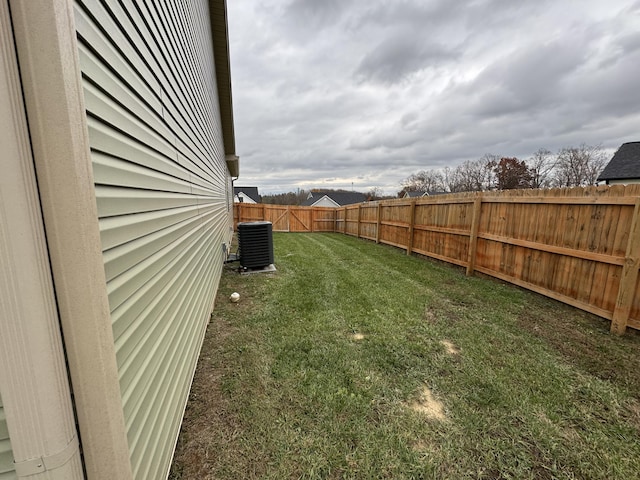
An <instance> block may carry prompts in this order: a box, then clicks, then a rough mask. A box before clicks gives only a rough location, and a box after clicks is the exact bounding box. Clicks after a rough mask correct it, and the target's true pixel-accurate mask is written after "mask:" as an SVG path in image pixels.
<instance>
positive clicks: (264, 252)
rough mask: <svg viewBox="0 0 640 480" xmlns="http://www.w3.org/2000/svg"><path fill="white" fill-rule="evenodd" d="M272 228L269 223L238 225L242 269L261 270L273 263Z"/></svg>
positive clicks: (244, 223) (243, 223)
mask: <svg viewBox="0 0 640 480" xmlns="http://www.w3.org/2000/svg"><path fill="white" fill-rule="evenodd" d="M272 228H273V227H272V225H271V222H241V223H239V224H238V246H239V248H240V265H241V266H242V267H244V268H263V267H267V266H269V265H271V264H272V263H273V235H272Z"/></svg>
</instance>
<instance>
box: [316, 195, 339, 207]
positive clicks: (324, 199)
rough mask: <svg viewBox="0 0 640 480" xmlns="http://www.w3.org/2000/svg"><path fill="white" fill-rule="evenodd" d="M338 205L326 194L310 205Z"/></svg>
mask: <svg viewBox="0 0 640 480" xmlns="http://www.w3.org/2000/svg"><path fill="white" fill-rule="evenodd" d="M339 206H340V205H338V204H337V203H336V202H334V201H333V200H331V199H330V198H329V197H327V196H326V195H325V196H323V197H322V198H321V199H320V200H318V201H317V202H315V203H314V204H313V205H312V207H339Z"/></svg>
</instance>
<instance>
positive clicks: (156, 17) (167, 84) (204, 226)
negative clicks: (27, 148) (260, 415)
mask: <svg viewBox="0 0 640 480" xmlns="http://www.w3.org/2000/svg"><path fill="white" fill-rule="evenodd" d="M214 3H220V2H214ZM74 16H75V23H76V28H77V33H78V49H79V50H78V51H79V58H80V68H81V71H82V77H83V90H84V101H85V105H86V111H87V124H88V131H89V143H90V148H91V160H92V165H93V175H94V180H95V195H96V202H97V211H98V218H99V229H100V238H101V243H102V255H103V259H104V270H105V275H106V290H107V293H108V301H109V309H110V316H111V323H112V327H113V337H114V342H115V351H116V359H117V368H118V378H119V384H120V392H121V396H122V408H123V412H124V421H125V427H126V432H127V439H128V445H129V451H130V458H131V468H132V471H133V476H134V478H136V479H155V478H165V477H166V475H167V473H168V469H169V467H170V462H171V458H172V454H173V449H174V446H175V442H176V439H177V436H178V432H179V427H180V423H181V420H182V416H183V412H184V408H185V405H186V401H187V397H188V392H189V388H190V385H191V381H192V378H193V373H194V371H195V365H196V361H197V358H198V354H199V351H200V346H201V344H202V339H203V336H204V333H205V329H206V325H207V323H208V319H209V316H210V313H211V309H212V305H213V301H214V298H215V293H216V289H217V285H218V281H219V278H220V274H221V271H222V266H223V262H224V260H225V258H226V257H225V252H226V251H228V248H225V247H227V246H228V244H229V243H230V240H231V233H232V230H231V228H232V214H233V211H232V208H231V203H232V193H233V192H232V190H230V188H229V185H230V183H229V182H230V175H229V171H228V169H227V163H226V161H225V146H224V143H223V133H222V125H221V118H220V111H219V104H218V97H217V85H216V73H215V66H214V56H213V50H212V33H211V23H210V17H209V2H207V1H205V0H198V1H193V2H133V1H124V2H122V3H119V2H108V4H103V3H100V2H97V1H91V2H89V1H86V2H80V1H79V2H76V3H75V5H74Z"/></svg>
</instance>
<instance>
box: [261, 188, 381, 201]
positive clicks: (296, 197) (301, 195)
mask: <svg viewBox="0 0 640 480" xmlns="http://www.w3.org/2000/svg"><path fill="white" fill-rule="evenodd" d="M351 191H352V190H344V189H341V188H338V189H334V188H322V189H320V188H312V189H311V190H304V189H300V188H298V189H297V190H296V191H295V192H286V193H276V194H267V195H262V203H268V204H270V205H300V204H302V202H304V201H305V200H306V199H307V197H308V196H309V193H310V192H351ZM364 194H365V196H366V197H367V200H383V199H386V198H393V197H389V196H385V195H384V194H383V192H382V189H381V188H379V187H374V188H372V189H371V190H369V191H367V192H364Z"/></svg>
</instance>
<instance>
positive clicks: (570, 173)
mask: <svg viewBox="0 0 640 480" xmlns="http://www.w3.org/2000/svg"><path fill="white" fill-rule="evenodd" d="M606 164H607V158H606V156H605V154H604V152H603V151H602V147H601V146H599V145H598V146H595V147H592V146H589V145H585V144H584V143H583V144H582V145H580V146H579V147H565V148H562V149H560V151H559V152H558V160H557V164H556V168H555V175H554V181H553V184H554V186H556V187H579V186H587V185H594V184H595V183H596V181H597V179H598V175H599V174H600V172H601V171H602V169H603V168H604V167H605V165H606Z"/></svg>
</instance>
